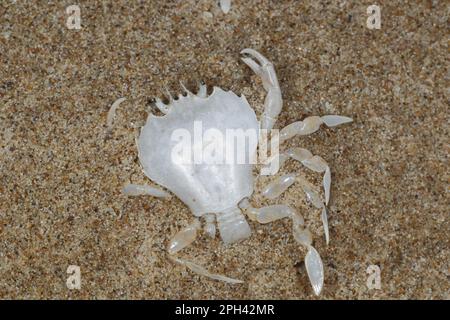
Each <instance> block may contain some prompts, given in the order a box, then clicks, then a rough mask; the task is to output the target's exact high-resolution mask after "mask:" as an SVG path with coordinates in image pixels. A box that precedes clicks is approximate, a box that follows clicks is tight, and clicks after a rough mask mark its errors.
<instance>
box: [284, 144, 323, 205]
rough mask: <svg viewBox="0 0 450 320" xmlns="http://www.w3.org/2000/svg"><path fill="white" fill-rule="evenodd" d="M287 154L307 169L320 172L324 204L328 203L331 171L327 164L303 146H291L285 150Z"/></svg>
mask: <svg viewBox="0 0 450 320" xmlns="http://www.w3.org/2000/svg"><path fill="white" fill-rule="evenodd" d="M287 155H288V156H289V157H291V158H292V159H295V160H297V161H299V162H301V163H302V164H303V165H304V166H305V167H307V168H308V169H310V170H312V171H315V172H319V173H322V172H324V175H323V189H324V191H325V204H326V205H328V201H329V200H330V187H331V171H330V167H329V166H328V164H327V163H326V162H325V160H323V158H322V157H320V156H313V155H312V153H311V152H310V151H308V150H306V149H303V148H292V149H289V150H288V151H287Z"/></svg>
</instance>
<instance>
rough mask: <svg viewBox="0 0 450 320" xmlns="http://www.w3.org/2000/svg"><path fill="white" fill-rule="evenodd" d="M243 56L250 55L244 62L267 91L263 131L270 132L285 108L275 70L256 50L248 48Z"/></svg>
mask: <svg viewBox="0 0 450 320" xmlns="http://www.w3.org/2000/svg"><path fill="white" fill-rule="evenodd" d="M241 54H243V55H248V57H242V58H241V59H242V61H243V62H244V63H245V64H246V65H248V66H249V67H250V69H252V70H253V72H254V73H255V74H256V75H258V76H259V77H260V78H261V80H262V84H263V86H264V89H265V90H266V91H267V96H266V99H265V101H264V112H263V115H262V116H261V129H268V130H270V129H272V128H273V126H274V124H275V122H276V121H277V117H278V114H279V113H280V112H281V108H282V106H283V100H282V98H281V90H280V85H279V84H278V79H277V74H276V72H275V68H274V67H273V64H272V63H271V62H270V61H269V60H267V59H266V58H265V57H264V56H263V55H262V54H261V53H259V52H258V51H256V50H253V49H249V48H247V49H244V50H242V51H241Z"/></svg>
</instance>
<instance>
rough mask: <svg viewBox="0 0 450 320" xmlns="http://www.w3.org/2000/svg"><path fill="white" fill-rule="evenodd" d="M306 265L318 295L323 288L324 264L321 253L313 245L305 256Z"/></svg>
mask: <svg viewBox="0 0 450 320" xmlns="http://www.w3.org/2000/svg"><path fill="white" fill-rule="evenodd" d="M305 266H306V272H307V273H308V277H309V281H310V282H311V286H312V287H313V290H314V293H315V294H316V296H318V295H319V294H320V292H321V291H322V288H323V279H324V275H323V264H322V259H321V258H320V255H319V253H318V252H317V251H316V249H314V248H313V247H312V246H309V250H308V253H307V254H306V256H305Z"/></svg>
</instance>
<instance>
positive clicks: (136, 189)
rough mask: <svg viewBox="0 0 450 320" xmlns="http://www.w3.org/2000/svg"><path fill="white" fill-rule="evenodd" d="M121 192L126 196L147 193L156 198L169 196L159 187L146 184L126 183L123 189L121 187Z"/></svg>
mask: <svg viewBox="0 0 450 320" xmlns="http://www.w3.org/2000/svg"><path fill="white" fill-rule="evenodd" d="M122 193H123V194H125V195H127V196H143V195H148V196H153V197H158V198H170V197H171V196H170V194H169V193H167V192H166V191H164V190H162V189H159V188H155V187H150V186H147V185H138V184H132V183H131V184H127V185H126V186H125V187H124V188H123V189H122Z"/></svg>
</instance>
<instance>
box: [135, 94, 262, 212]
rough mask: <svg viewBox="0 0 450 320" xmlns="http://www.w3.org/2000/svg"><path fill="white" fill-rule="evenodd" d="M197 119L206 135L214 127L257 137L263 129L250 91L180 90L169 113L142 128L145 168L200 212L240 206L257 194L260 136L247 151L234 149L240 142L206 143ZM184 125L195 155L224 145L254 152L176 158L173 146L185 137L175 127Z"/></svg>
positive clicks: (150, 119) (224, 132) (140, 142)
mask: <svg viewBox="0 0 450 320" xmlns="http://www.w3.org/2000/svg"><path fill="white" fill-rule="evenodd" d="M195 124H197V125H198V124H201V127H202V128H201V129H202V132H201V133H200V134H203V133H205V132H206V131H207V130H208V129H213V130H216V131H215V132H216V133H217V132H218V131H219V132H220V133H221V134H222V135H223V137H226V135H227V132H229V131H227V129H237V130H244V131H246V130H250V131H253V132H254V133H255V134H256V136H258V129H259V124H258V120H257V118H256V115H255V112H254V111H253V109H252V108H251V107H250V105H249V104H248V102H247V99H246V98H245V97H244V96H241V97H239V96H237V95H236V94H235V93H233V92H232V91H224V90H222V89H221V88H218V87H214V90H213V93H212V94H211V95H210V96H208V97H206V98H203V97H199V96H197V95H194V94H191V93H189V94H188V95H187V96H181V95H180V97H179V98H178V99H177V100H171V102H170V104H169V106H168V112H167V114H165V115H164V116H161V117H159V116H155V115H152V114H150V115H149V116H148V118H147V122H146V124H145V126H144V127H143V128H142V130H141V134H140V136H139V140H138V149H139V160H140V163H141V165H142V167H143V170H144V173H145V175H146V176H147V177H148V178H150V179H151V180H152V181H153V182H156V183H158V184H159V185H161V186H163V187H165V188H167V189H169V190H170V191H172V192H173V193H174V194H175V195H176V196H177V197H178V198H180V199H181V200H182V201H183V202H184V203H185V204H186V205H187V206H188V207H189V208H190V209H191V211H192V213H193V214H194V215H195V216H202V215H204V214H207V213H222V212H225V211H227V210H228V209H230V208H235V207H236V206H237V204H238V203H239V202H240V201H241V200H242V199H243V198H245V197H249V196H251V194H252V193H253V174H252V167H253V165H252V164H251V161H248V160H249V158H252V157H253V156H254V155H255V154H256V148H257V141H254V140H252V139H248V143H246V144H245V150H236V149H234V148H235V147H234V143H233V142H232V141H229V139H226V142H225V143H223V142H222V144H218V143H219V141H218V140H214V139H213V140H211V141H203V142H201V143H200V141H201V140H205V139H195V137H196V136H198V134H199V133H198V130H194V127H195ZM179 129H184V132H187V133H189V134H190V138H191V149H190V151H191V155H192V158H194V157H195V156H196V155H198V153H199V152H203V155H205V152H208V151H207V150H219V149H220V148H224V147H225V148H233V149H234V150H235V151H236V152H245V154H246V155H248V157H246V161H245V163H236V162H237V161H233V162H232V163H226V162H219V163H210V162H208V163H205V162H199V163H197V162H195V161H185V162H182V161H175V159H174V153H173V151H174V150H176V148H177V145H178V146H179V143H180V140H177V139H176V137H175V136H174V132H180V131H176V130H179ZM217 130H218V131H217ZM194 131H195V132H194ZM222 141H223V140H222ZM211 144H214V145H213V146H211ZM175 155H176V154H175ZM192 158H191V160H192Z"/></svg>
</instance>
